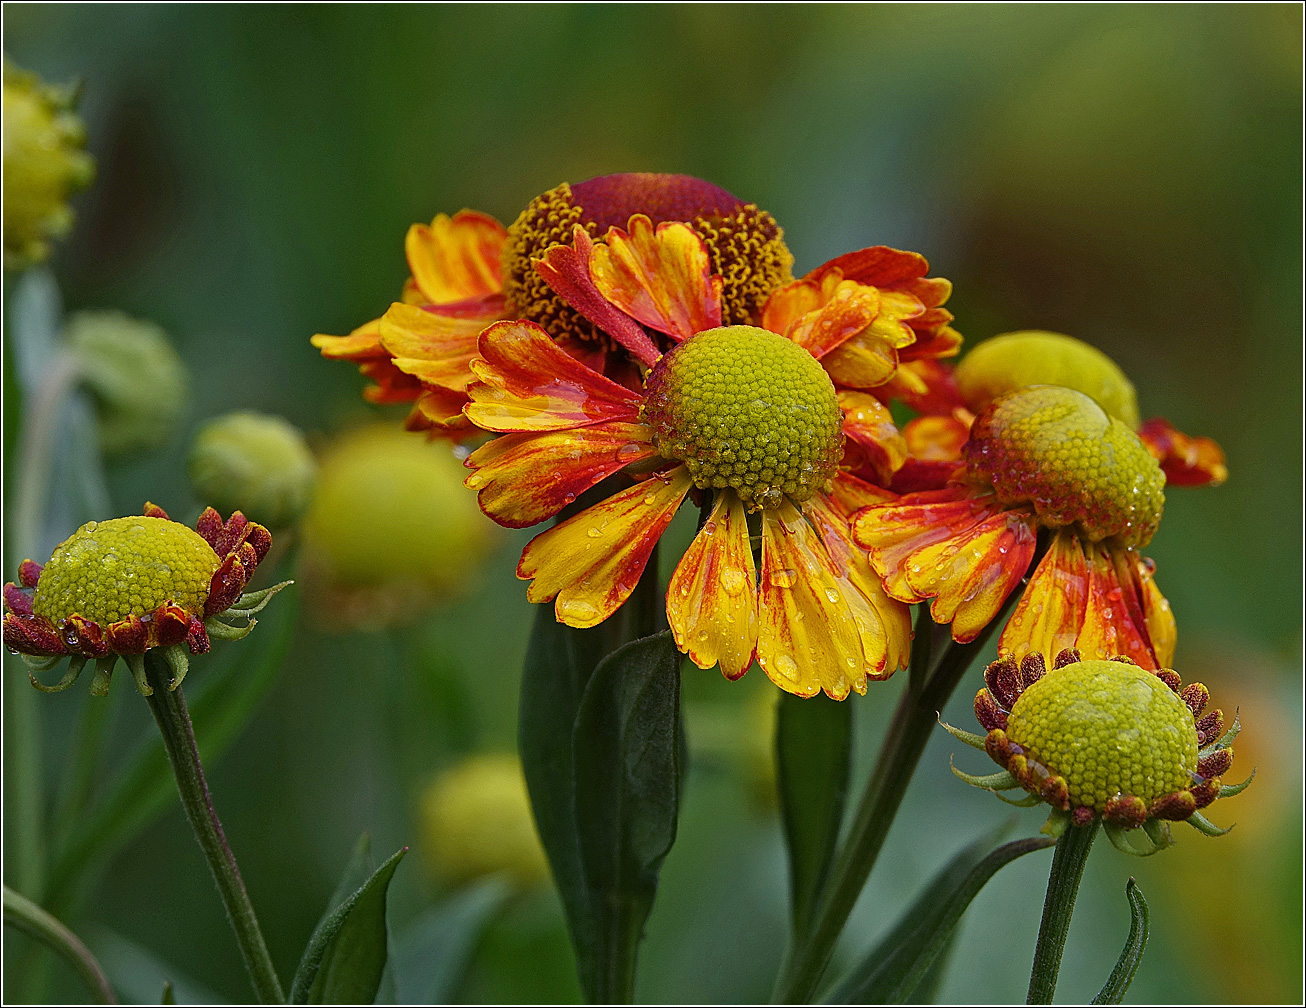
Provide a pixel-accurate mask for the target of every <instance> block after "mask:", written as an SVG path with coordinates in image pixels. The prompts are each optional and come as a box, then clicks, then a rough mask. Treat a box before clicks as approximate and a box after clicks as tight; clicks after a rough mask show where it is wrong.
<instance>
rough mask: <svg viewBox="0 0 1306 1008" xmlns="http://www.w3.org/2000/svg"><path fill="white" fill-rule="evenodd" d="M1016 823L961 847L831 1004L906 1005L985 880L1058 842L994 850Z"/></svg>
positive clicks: (828, 999) (1041, 840)
mask: <svg viewBox="0 0 1306 1008" xmlns="http://www.w3.org/2000/svg"><path fill="white" fill-rule="evenodd" d="M1010 827H1011V824H1010V823H1004V824H1003V826H1002V827H1001V829H1000V830H999V831H995V832H994V833H993V834H990V835H989V836H987V837H984V838H983V839H981V840H978V841H976V842H975V843H973V844H971V845H970V846H968V847H966V848H964V849H963V850H961V851H959V852H958V853H957V854H956V855H955V856H954V857H953V859H952V860H951V861H950V862H949V863H948V864H947V865H945V866H944V868H943V869H942V870H940V871H939V872H938V873H937V874H936V875H935V876H934V878H933V879H932V880H931V881H930V883H929V885H927V886H926V887H925V888H924V889H922V890H921V892H920V894H919V895H918V896H917V897H916V899H915V900H914V901H913V902H912V904H911V906H910V907H908V908H907V910H906V912H904V913H903V915H902V917H900V918H899V919H898V922H897V924H895V925H894V927H893V929H892V930H891V931H890V932H889V934H888V935H886V936H885V937H884V939H882V940H881V941H880V942H879V943H878V944H877V945H876V946H875V947H874V948H872V949H871V950H870V952H869V953H867V955H865V956H864V957H863V958H862V960H861V962H860V964H859V965H858V966H857V967H855V968H854V969H853V970H852V971H851V972H850V973H849V974H848V976H847V977H845V978H844V980H843V981H841V982H840V983H839V985H838V986H837V987H836V988H835V989H834V991H833V992H831V994H830V995H829V996H828V997H826V998H825V999H824V1000H825V1001H826V1003H830V1004H903V1003H906V1002H908V1001H912V1000H914V999H915V994H916V992H917V990H918V989H919V987H920V985H921V983H922V981H923V980H924V979H925V977H926V975H927V973H928V972H929V970H930V967H931V966H932V965H933V964H934V962H935V961H936V959H937V958H938V957H939V955H940V953H941V952H942V951H943V949H944V948H945V947H946V946H947V944H948V942H949V940H950V939H951V937H952V935H953V933H954V931H955V929H956V927H957V923H958V922H959V921H960V920H961V916H962V914H963V913H965V911H966V908H967V907H968V906H969V905H970V903H971V901H972V900H974V898H975V896H976V895H977V894H978V893H979V891H980V889H982V888H983V887H984V884H985V883H986V882H988V880H989V879H990V878H992V877H993V875H994V874H995V873H996V872H997V871H998V870H999V869H1000V868H1002V867H1003V866H1004V865H1007V864H1009V863H1010V862H1012V861H1014V860H1015V859H1016V858H1018V857H1021V856H1022V855H1024V854H1029V853H1031V852H1032V851H1036V850H1044V849H1046V848H1048V847H1051V846H1053V844H1054V843H1055V841H1053V840H1050V839H1047V838H1045V837H1030V838H1028V839H1024V840H1014V841H1012V842H1011V843H1008V844H1004V845H1003V846H1001V847H999V848H997V849H996V850H992V851H991V852H990V853H988V854H987V856H985V854H984V852H985V851H989V850H990V848H991V847H992V845H993V844H994V843H995V842H996V841H997V840H998V839H999V838H1000V837H1001V835H1002V834H1003V833H1006V832H1007V831H1008V830H1009V829H1010Z"/></svg>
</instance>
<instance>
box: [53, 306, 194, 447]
mask: <svg viewBox="0 0 1306 1008" xmlns="http://www.w3.org/2000/svg"><path fill="white" fill-rule="evenodd" d="M65 337H66V339H67V341H68V346H69V349H71V350H72V351H73V352H74V353H75V354H76V355H77V357H78V361H79V365H80V369H81V377H82V382H83V384H84V385H85V387H86V388H87V390H88V391H89V392H90V393H91V397H92V398H93V399H94V401H95V413H96V420H97V423H98V428H99V435H100V447H101V449H102V450H103V451H104V452H105V454H107V455H126V454H130V453H131V452H136V451H142V450H145V449H150V448H157V447H158V446H160V445H161V444H162V443H163V442H165V441H166V440H167V439H168V438H169V436H170V435H171V433H172V428H173V426H174V424H175V423H176V422H177V418H178V417H179V416H180V415H181V408H182V404H183V403H184V402H185V398H186V388H187V385H188V384H189V382H188V378H187V374H186V366H185V365H184V364H182V362H181V358H180V357H178V356H177V351H176V350H174V349H173V347H172V344H171V343H170V342H169V341H168V335H167V333H165V332H164V331H163V330H162V329H161V328H159V327H158V326H157V325H155V324H154V323H153V322H143V321H141V320H139V319H134V318H131V317H130V316H128V315H124V314H123V313H122V312H120V311H114V310H112V309H106V310H97V311H84V312H78V313H77V314H76V315H74V316H72V318H70V319H69V320H68V326H67V329H66V331H65Z"/></svg>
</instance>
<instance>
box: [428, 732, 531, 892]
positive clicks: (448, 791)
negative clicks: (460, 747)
mask: <svg viewBox="0 0 1306 1008" xmlns="http://www.w3.org/2000/svg"><path fill="white" fill-rule="evenodd" d="M421 821H422V839H423V849H424V852H425V854H426V856H427V862H428V864H429V865H430V866H431V870H432V872H433V873H434V874H435V875H436V876H437V877H439V878H441V879H443V880H445V881H448V882H452V883H460V882H470V881H473V880H475V879H478V878H483V877H485V876H487V875H495V874H502V875H504V876H506V877H507V878H508V879H510V880H511V881H512V882H513V884H514V885H516V886H517V887H519V888H521V889H526V888H529V887H530V886H532V885H535V884H536V883H537V882H539V881H541V880H543V879H545V878H547V877H548V871H549V869H548V863H547V862H546V861H545V859H544V851H543V849H542V848H541V847H540V841H539V838H538V837H537V836H536V834H535V822H534V820H533V819H532V818H531V806H530V799H529V797H528V796H527V793H526V780H525V778H524V777H523V776H522V771H521V764H520V763H519V762H518V761H517V757H516V756H512V755H510V754H508V753H494V754H487V755H482V756H473V757H471V758H469V759H466V760H464V761H463V762H462V763H459V764H458V765H457V766H455V767H453V768H452V769H450V770H447V771H445V772H444V773H443V774H441V775H440V776H439V777H437V778H436V779H435V780H434V781H432V783H431V784H430V785H429V786H428V787H427V788H426V790H425V791H424V792H423V794H422V805H421Z"/></svg>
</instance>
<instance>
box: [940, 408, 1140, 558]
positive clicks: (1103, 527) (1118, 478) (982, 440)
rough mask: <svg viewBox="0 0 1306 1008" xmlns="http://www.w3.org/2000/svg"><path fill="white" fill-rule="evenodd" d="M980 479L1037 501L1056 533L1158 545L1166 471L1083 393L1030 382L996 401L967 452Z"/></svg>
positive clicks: (1016, 498) (1014, 499) (1002, 495)
mask: <svg viewBox="0 0 1306 1008" xmlns="http://www.w3.org/2000/svg"><path fill="white" fill-rule="evenodd" d="M965 455H966V463H967V467H968V469H969V472H970V474H971V475H972V476H973V477H977V478H979V479H982V480H985V481H987V482H989V483H991V484H992V485H993V488H994V490H995V491H996V492H997V495H998V497H999V499H1001V500H1003V501H1007V502H1011V503H1031V504H1033V505H1034V509H1035V511H1036V512H1037V514H1038V517H1039V520H1040V521H1041V522H1042V523H1043V524H1044V525H1047V526H1049V527H1051V528H1061V527H1063V526H1066V525H1071V524H1077V525H1078V526H1079V529H1080V530H1081V531H1082V533H1083V534H1084V535H1085V536H1087V537H1088V538H1089V539H1090V540H1091V541H1093V542H1099V541H1101V540H1104V539H1105V540H1110V544H1111V545H1117V546H1122V547H1130V546H1144V545H1146V544H1147V543H1148V542H1149V541H1151V538H1152V535H1153V534H1154V533H1155V532H1156V527H1157V525H1158V524H1159V523H1160V521H1161V511H1162V510H1163V508H1164V506H1165V474H1164V473H1163V472H1162V471H1161V467H1160V466H1159V465H1157V463H1156V460H1155V459H1154V458H1152V456H1151V455H1150V454H1149V453H1148V451H1147V449H1146V448H1144V447H1143V443H1142V442H1141V441H1139V440H1138V438H1137V436H1135V434H1134V432H1133V431H1131V430H1130V429H1129V428H1128V427H1126V426H1125V425H1124V424H1122V423H1121V422H1120V421H1119V420H1117V419H1115V418H1114V417H1110V416H1108V415H1107V414H1106V413H1105V412H1103V410H1102V407H1100V406H1098V404H1097V403H1095V402H1094V401H1093V400H1092V399H1090V398H1089V397H1088V396H1086V395H1084V394H1083V393H1082V392H1076V391H1074V390H1072V389H1068V388H1061V387H1058V386H1054V385H1030V386H1028V387H1026V388H1022V389H1018V390H1016V391H1014V392H1008V393H1006V394H1005V395H1001V396H999V397H998V398H997V399H994V400H993V402H991V403H990V404H989V405H988V406H987V407H985V409H984V410H983V411H982V412H981V413H980V415H979V416H977V417H976V418H975V423H974V425H973V426H972V427H971V432H970V440H969V441H968V442H967V443H966V448H965Z"/></svg>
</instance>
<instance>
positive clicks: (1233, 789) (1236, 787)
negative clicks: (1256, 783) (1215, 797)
mask: <svg viewBox="0 0 1306 1008" xmlns="http://www.w3.org/2000/svg"><path fill="white" fill-rule="evenodd" d="M1255 778H1256V771H1255V770H1253V771H1252V775H1251V777H1248V778H1247V779H1246V780H1245V781H1243V782H1242V783H1241V784H1221V785H1220V797H1221V798H1232V797H1233V796H1234V795H1236V794H1242V793H1243V792H1244V791H1246V790H1247V785H1248V784H1250V783H1251V782H1252V781H1253V780H1254V779H1255Z"/></svg>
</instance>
